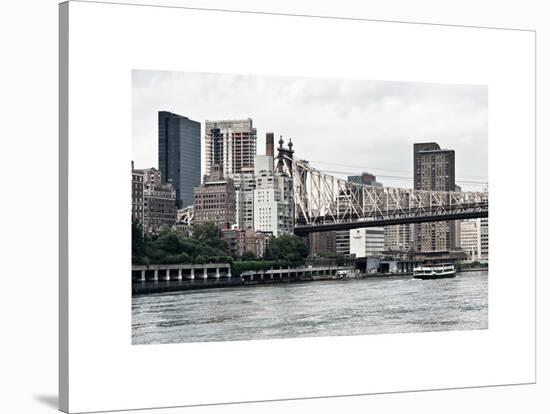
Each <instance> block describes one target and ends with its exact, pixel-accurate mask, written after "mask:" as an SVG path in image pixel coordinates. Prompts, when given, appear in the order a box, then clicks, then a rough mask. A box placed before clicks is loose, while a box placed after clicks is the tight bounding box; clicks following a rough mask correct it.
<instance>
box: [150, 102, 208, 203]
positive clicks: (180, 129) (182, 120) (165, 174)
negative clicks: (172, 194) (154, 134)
mask: <svg viewBox="0 0 550 414" xmlns="http://www.w3.org/2000/svg"><path fill="white" fill-rule="evenodd" d="M158 116H159V118H158V119H159V128H158V131H159V170H160V171H161V176H162V183H163V184H165V183H170V184H172V186H173V187H174V188H175V190H176V204H177V207H178V208H185V207H187V206H190V205H192V204H193V187H195V186H198V185H200V183H201V124H200V122H197V121H193V120H191V119H189V118H186V117H184V116H181V115H177V114H174V113H171V112H166V111H160V112H159V114H158Z"/></svg>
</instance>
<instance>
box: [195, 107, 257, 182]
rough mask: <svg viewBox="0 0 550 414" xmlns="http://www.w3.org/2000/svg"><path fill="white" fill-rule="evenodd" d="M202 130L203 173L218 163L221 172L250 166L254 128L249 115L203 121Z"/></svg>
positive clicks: (253, 148) (234, 171)
mask: <svg viewBox="0 0 550 414" xmlns="http://www.w3.org/2000/svg"><path fill="white" fill-rule="evenodd" d="M204 134H205V135H204V139H205V154H206V155H205V157H206V159H205V161H206V162H205V172H204V174H205V176H208V175H210V174H211V173H212V169H213V167H214V166H215V165H220V166H221V167H222V171H223V175H224V176H227V175H230V174H238V173H241V172H242V170H243V168H254V157H255V156H256V128H253V127H252V119H250V118H248V119H238V120H222V121H206V122H205V131H204Z"/></svg>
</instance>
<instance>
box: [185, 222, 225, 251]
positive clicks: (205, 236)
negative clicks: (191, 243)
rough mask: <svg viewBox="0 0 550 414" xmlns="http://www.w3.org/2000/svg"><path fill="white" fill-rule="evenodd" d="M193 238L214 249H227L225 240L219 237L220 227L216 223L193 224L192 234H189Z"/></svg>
mask: <svg viewBox="0 0 550 414" xmlns="http://www.w3.org/2000/svg"><path fill="white" fill-rule="evenodd" d="M191 237H192V238H193V239H194V240H197V241H199V242H202V243H204V244H206V245H207V246H209V247H212V248H214V249H219V250H223V251H224V252H225V251H226V250H227V244H226V242H225V241H224V240H223V239H222V238H221V237H220V229H219V228H218V226H217V225H216V223H213V222H208V223H201V224H194V225H193V234H192V236H191Z"/></svg>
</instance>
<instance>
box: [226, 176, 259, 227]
mask: <svg viewBox="0 0 550 414" xmlns="http://www.w3.org/2000/svg"><path fill="white" fill-rule="evenodd" d="M228 177H230V178H232V179H233V183H234V185H235V190H236V210H237V227H238V228H239V229H241V230H246V229H249V228H254V189H255V188H256V178H255V176H254V168H250V167H246V168H243V169H242V171H241V172H240V173H238V174H229V175H228Z"/></svg>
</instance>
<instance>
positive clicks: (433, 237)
mask: <svg viewBox="0 0 550 414" xmlns="http://www.w3.org/2000/svg"><path fill="white" fill-rule="evenodd" d="M413 166H414V189H415V190H431V191H455V152H454V150H448V149H441V148H440V147H439V145H438V144H437V143H435V142H426V143H417V144H414V155H413ZM455 233H456V226H455V224H454V223H453V222H452V221H436V222H433V223H421V224H416V225H415V239H416V240H415V241H416V248H417V250H419V251H422V252H434V251H448V250H454V249H455V248H456V235H455Z"/></svg>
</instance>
